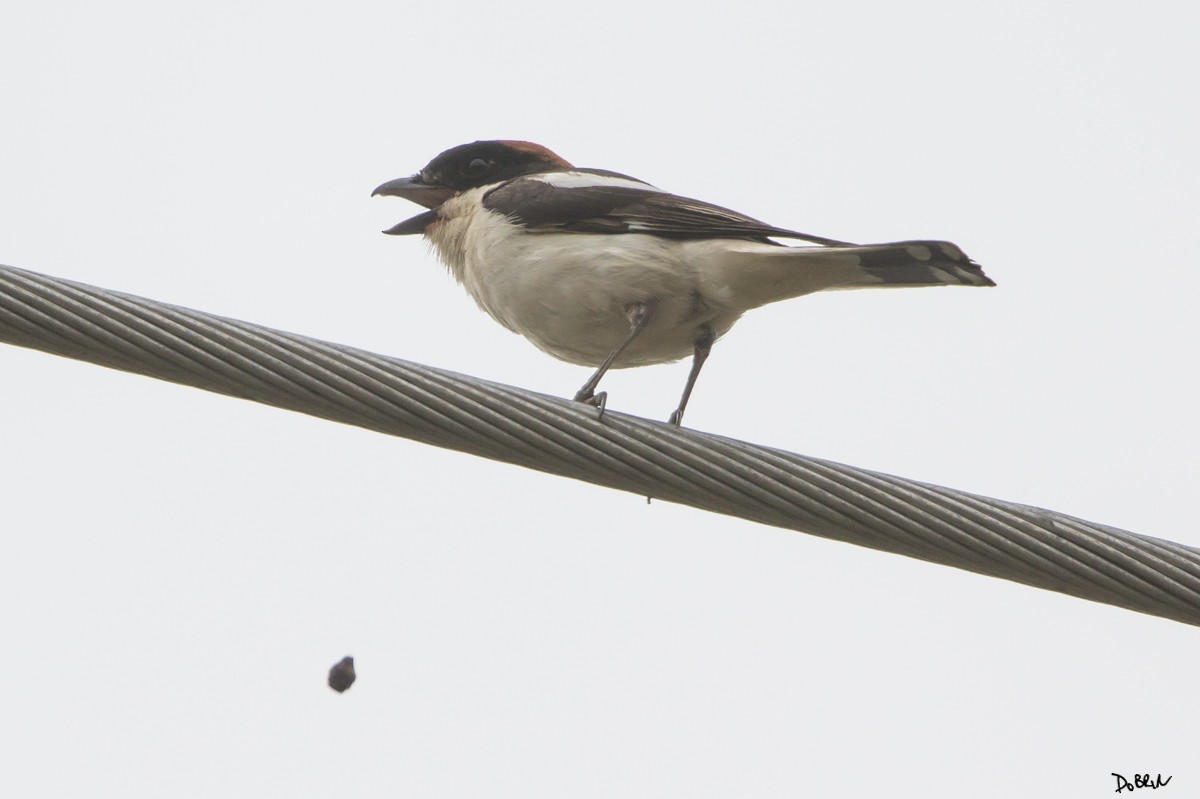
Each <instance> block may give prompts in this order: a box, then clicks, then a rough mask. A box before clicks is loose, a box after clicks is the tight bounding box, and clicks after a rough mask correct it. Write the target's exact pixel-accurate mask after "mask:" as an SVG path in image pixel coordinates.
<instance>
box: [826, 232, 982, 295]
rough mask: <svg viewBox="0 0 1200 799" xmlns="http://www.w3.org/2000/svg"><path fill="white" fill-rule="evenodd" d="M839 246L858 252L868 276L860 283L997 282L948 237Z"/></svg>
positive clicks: (975, 283) (944, 283)
mask: <svg viewBox="0 0 1200 799" xmlns="http://www.w3.org/2000/svg"><path fill="white" fill-rule="evenodd" d="M837 249H845V250H849V251H852V252H854V253H855V254H857V255H858V257H859V267H860V269H861V270H862V272H863V276H864V277H865V278H866V280H865V281H864V282H862V283H857V284H856V285H857V286H862V287H866V286H870V285H872V284H873V285H878V286H881V287H882V286H889V285H890V286H994V285H996V284H995V282H994V281H993V280H992V279H991V278H989V277H988V276H987V275H985V274H984V273H983V269H982V267H980V266H979V264H977V263H975V262H974V261H972V260H971V259H970V258H968V257H967V256H966V254H965V253H963V251H962V250H960V249H959V248H958V247H957V246H956V245H954V244H951V243H950V242H948V241H897V242H892V243H890V244H871V245H868V246H865V247H846V248H837Z"/></svg>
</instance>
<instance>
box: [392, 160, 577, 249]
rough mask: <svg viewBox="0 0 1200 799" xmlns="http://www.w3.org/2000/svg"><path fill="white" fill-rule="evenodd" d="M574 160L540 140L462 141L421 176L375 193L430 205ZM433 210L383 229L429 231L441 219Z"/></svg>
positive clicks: (396, 232) (566, 166) (398, 233)
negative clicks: (539, 142) (467, 142)
mask: <svg viewBox="0 0 1200 799" xmlns="http://www.w3.org/2000/svg"><path fill="white" fill-rule="evenodd" d="M570 168H571V164H569V163H568V162H567V161H565V160H563V159H562V158H560V157H559V156H557V155H555V154H554V153H553V152H551V151H550V150H548V149H546V148H545V147H543V146H542V145H540V144H534V143H532V142H527V141H509V140H502V141H477V142H472V143H471V144H460V145H459V146H457V147H451V148H450V149H449V150H446V151H445V152H443V153H441V154H440V155H438V156H437V157H436V158H434V159H433V160H432V161H430V162H429V163H428V164H426V165H425V167H424V168H423V169H422V170H421V171H420V172H418V173H417V174H415V175H412V176H411V177H407V178H396V179H395V180H389V181H388V182H387V183H384V184H383V185H381V186H378V187H377V188H376V189H375V191H373V192H372V193H371V195H372V196H374V195H376V194H382V195H385V196H391V197H403V198H404V199H406V200H411V201H413V202H415V203H417V204H418V205H423V206H425V207H426V208H429V209H436V208H437V207H438V206H440V205H441V204H442V203H444V202H446V201H447V200H449V199H450V198H451V197H454V196H455V195H457V194H460V193H462V192H464V191H468V190H469V189H475V188H479V187H480V186H487V185H489V184H492V183H502V182H503V181H506V180H511V179H513V178H518V177H521V176H522V175H535V174H537V173H539V172H553V171H557V170H560V169H570ZM436 219H437V215H436V213H434V212H433V210H430V211H426V212H425V213H422V214H418V215H417V216H414V217H412V218H411V219H406V220H405V221H403V222H401V223H400V224H398V225H396V226H395V227H392V228H389V229H388V230H385V231H383V232H384V233H389V234H391V235H393V236H403V235H408V234H412V233H423V232H424V231H425V228H426V227H427V226H428V225H429V224H430V223H431V222H434V221H436Z"/></svg>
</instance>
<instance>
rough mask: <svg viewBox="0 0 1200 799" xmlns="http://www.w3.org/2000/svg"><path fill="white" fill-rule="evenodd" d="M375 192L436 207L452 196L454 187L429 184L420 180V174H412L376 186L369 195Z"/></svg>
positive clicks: (428, 206) (427, 206) (373, 194)
mask: <svg viewBox="0 0 1200 799" xmlns="http://www.w3.org/2000/svg"><path fill="white" fill-rule="evenodd" d="M377 194H382V195H384V196H387V197H403V198H404V199H406V200H412V201H413V202H415V203H417V204H418V205H423V206H425V207H426V208H437V207H438V206H439V205H441V204H442V203H444V202H446V200H449V199H450V198H451V197H453V196H454V189H448V188H446V187H445V186H430V185H428V184H427V183H422V182H421V176H420V175H413V176H412V177H409V178H396V179H395V180H389V181H388V182H387V183H384V184H383V185H382V186H377V187H376V188H375V191H373V192H371V196H372V197H374V196H375V195H377Z"/></svg>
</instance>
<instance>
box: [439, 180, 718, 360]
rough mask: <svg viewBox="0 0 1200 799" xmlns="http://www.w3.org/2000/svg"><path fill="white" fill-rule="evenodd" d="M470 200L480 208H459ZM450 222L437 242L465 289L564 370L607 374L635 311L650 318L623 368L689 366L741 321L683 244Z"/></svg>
mask: <svg viewBox="0 0 1200 799" xmlns="http://www.w3.org/2000/svg"><path fill="white" fill-rule="evenodd" d="M468 194H470V193H468ZM460 199H463V200H470V199H471V198H468V197H467V196H466V195H463V196H462V197H460V198H456V199H455V200H452V201H451V203H455V202H458V201H459V200H460ZM447 205H450V203H447ZM445 210H449V211H452V210H453V209H452V208H451V209H445ZM445 216H446V217H448V218H444V219H443V221H441V222H439V223H438V224H437V225H436V226H435V227H434V228H432V229H431V230H430V231H429V232H430V238H431V239H432V241H433V243H434V245H435V246H436V248H437V250H438V253H439V255H440V256H441V257H442V259H443V260H444V261H445V262H446V264H447V265H448V266H449V268H450V270H451V272H453V273H454V275H455V277H457V278H458V280H459V282H461V283H462V284H463V286H464V287H465V288H466V289H467V291H468V292H469V293H470V294H471V296H472V297H473V298H474V299H475V301H476V302H477V303H478V304H479V306H480V307H481V308H482V309H483V310H485V311H487V312H488V313H489V314H490V315H491V316H492V317H493V318H494V319H495V320H496V321H498V322H499V323H500V324H502V325H504V326H505V327H507V328H508V329H510V330H513V331H515V332H517V333H520V334H521V335H523V336H525V337H526V338H528V339H529V340H530V341H532V342H533V343H534V344H535V345H536V346H537V347H539V348H540V349H542V350H543V351H545V352H547V353H549V354H550V355H553V356H555V357H556V358H561V359H562V360H564V361H569V362H571V363H577V364H581V365H585V366H598V365H599V364H600V363H601V362H602V361H603V360H604V359H605V358H606V357H608V355H609V353H611V352H612V351H613V350H614V349H615V348H616V347H617V345H618V344H620V342H621V341H622V340H623V339H624V338H625V336H626V335H627V334H628V333H629V319H628V317H627V315H626V309H627V308H628V307H629V306H630V305H632V304H633V303H639V302H640V303H645V304H646V305H647V306H648V307H649V309H650V318H649V322H648V323H647V326H646V328H645V329H644V330H643V331H642V333H641V334H640V335H639V336H638V338H637V339H636V340H635V341H634V342H633V343H632V344H631V345H630V346H629V348H628V349H627V350H626V351H625V352H624V353H623V355H622V357H621V358H620V359H619V360H618V361H617V362H616V363H615V364H614V366H616V367H618V368H619V367H627V366H643V365H646V364H653V363H665V362H668V361H675V360H678V359H680V358H684V357H687V356H689V355H691V354H692V352H693V349H694V345H695V341H696V339H697V338H698V337H699V336H700V333H701V330H702V328H703V326H704V325H711V326H712V328H713V330H714V331H715V333H716V334H717V335H718V336H720V335H721V334H723V333H725V332H726V331H727V330H729V328H730V327H731V326H732V325H733V323H734V322H735V321H737V319H738V316H740V313H739V312H737V311H734V310H732V309H730V308H727V307H721V304H719V303H714V301H713V298H712V297H706V296H705V294H704V292H702V291H701V283H702V281H701V279H700V278H699V277H698V276H697V272H696V264H691V263H689V261H690V260H693V259H691V258H688V257H685V256H687V255H688V249H689V248H687V247H686V246H685V245H684V243H683V242H677V241H671V240H667V239H662V238H658V237H655V236H646V235H641V234H620V235H603V234H588V233H544V234H520V233H514V229H513V227H512V226H511V225H509V224H508V223H506V222H504V221H503V220H502V219H500V218H499V217H497V216H495V215H492V214H487V213H476V214H468V215H466V216H458V217H456V216H454V215H453V214H446V215H445Z"/></svg>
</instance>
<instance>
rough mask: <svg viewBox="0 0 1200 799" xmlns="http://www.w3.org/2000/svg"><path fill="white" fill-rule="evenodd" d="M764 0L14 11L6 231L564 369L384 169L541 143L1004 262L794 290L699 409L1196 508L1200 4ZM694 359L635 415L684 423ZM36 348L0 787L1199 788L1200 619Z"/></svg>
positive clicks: (2, 207) (646, 373)
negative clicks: (387, 187)
mask: <svg viewBox="0 0 1200 799" xmlns="http://www.w3.org/2000/svg"><path fill="white" fill-rule="evenodd" d="M723 5H724V8H722V10H705V9H703V8H702V7H701V6H699V5H697V4H686V5H685V4H682V3H679V4H669V5H668V4H654V3H645V2H642V3H635V4H623V3H604V4H587V5H572V4H565V3H545V4H539V3H523V2H516V3H507V4H495V3H482V2H459V3H419V4H408V3H401V2H395V1H394V0H393V2H387V3H342V4H338V5H337V6H336V8H335V7H334V6H333V5H331V4H317V3H298V2H288V3H282V2H275V3H258V4H252V5H251V4H243V3H223V2H217V3H206V4H189V5H187V6H184V5H182V4H181V5H178V6H177V5H175V4H169V3H148V2H145V3H131V2H114V3H105V4H98V3H57V2H45V3H22V4H15V3H13V4H10V7H8V8H6V9H5V12H4V15H3V16H4V22H3V27H2V28H0V108H2V111H3V119H4V122H3V125H2V127H0V142H2V146H0V262H2V263H6V264H10V265H13V266H17V267H21V268H25V269H32V270H35V271H40V272H45V273H49V274H53V275H58V276H61V277H65V278H70V279H74V280H79V281H83V282H86V283H92V284H95V285H99V286H104V287H108V288H112V289H118V290H123V291H128V292H132V293H135V294H140V295H144V296H147V297H152V298H155V299H159V300H163V301H167V302H173V303H177V304H180V305H185V306H189V307H193V308H199V309H203V310H206V311H210V312H214V313H219V314H223V315H227V316H233V317H238V318H242V319H247V320H251V321H254V322H258V323H261V324H266V325H270V326H273V327H278V328H282V329H285V330H291V331H295V332H299V333H304V334H308V335H312V336H317V337H320V338H324V339H328V340H332V341H337V342H342V343H345V344H350V345H355V346H358V347H363V348H366V349H370V350H374V351H378V352H383V353H387V354H390V355H395V356H398V357H402V358H407V359H411V360H415V361H418V362H422V363H428V364H433V365H437V366H441V367H445V368H449V369H453V370H456V371H461V372H466V373H470V374H475V375H479V376H482V377H487V378H490V379H494V380H499V381H502V382H505V383H511V384H515V385H520V386H525V387H528V388H531V389H535V390H538V391H543V392H547V393H552V394H557V395H560V396H561V395H570V394H572V393H573V392H574V391H575V389H576V388H578V386H579V384H580V383H582V382H583V380H584V379H585V378H586V376H587V370H586V369H582V368H580V367H575V366H570V365H568V364H563V363H558V362H556V361H554V360H552V359H551V358H549V357H548V356H546V355H543V354H542V353H540V352H539V351H537V350H536V349H535V348H534V347H533V346H532V345H530V344H528V343H527V342H525V341H524V340H522V339H520V338H518V337H516V336H514V335H512V334H509V333H507V332H505V331H504V330H503V329H502V328H500V327H499V326H498V325H496V323H494V322H493V321H491V320H490V319H488V318H487V317H486V316H484V315H483V314H482V313H480V312H479V311H478V310H477V309H476V308H475V306H474V304H473V303H472V302H471V300H470V299H469V298H468V297H467V296H466V294H465V293H464V292H463V291H462V290H461V289H460V288H459V287H458V286H457V285H455V284H454V283H453V281H452V280H451V279H450V277H449V276H448V275H447V273H446V272H445V270H444V269H443V268H442V267H441V266H440V265H439V264H438V263H436V261H435V260H434V259H433V257H432V255H430V254H429V253H428V252H427V250H426V247H425V245H424V244H423V243H422V242H421V241H420V240H418V239H416V238H408V239H395V238H391V237H387V236H383V235H380V233H379V231H380V230H381V229H383V228H385V227H389V226H391V225H392V224H394V223H395V222H397V221H399V220H401V219H403V218H406V217H407V216H408V215H410V214H412V213H414V210H413V209H414V207H413V206H410V205H408V204H406V203H404V202H402V201H399V200H396V199H394V198H383V199H381V198H375V199H372V198H370V196H369V195H370V192H371V189H372V188H374V187H375V186H376V185H377V184H379V183H381V182H383V181H384V180H388V179H390V178H394V177H399V176H401V175H407V174H411V173H412V172H414V171H415V170H416V169H418V168H420V167H421V166H422V165H424V164H425V162H426V161H428V160H429V159H430V158H431V157H432V156H434V155H436V154H437V153H438V152H439V151H441V150H443V149H445V148H447V147H450V146H453V145H456V144H460V143H463V142H467V141H472V140H475V139H481V138H522V139H530V140H533V141H537V142H540V143H543V144H546V145H547V146H549V147H551V148H552V149H554V150H556V151H557V152H558V153H560V154H561V155H563V156H564V157H566V158H567V159H569V160H572V161H574V162H575V163H577V164H580V165H584V166H599V167H606V168H610V169H615V170H619V171H622V172H626V173H629V174H632V175H636V176H638V177H640V178H643V179H645V180H648V181H650V182H652V183H654V184H656V185H659V186H661V187H664V188H666V189H669V190H672V191H675V192H677V193H680V194H685V195H691V196H695V197H699V198H703V199H706V200H709V201H712V202H716V203H719V204H722V205H726V206H729V207H732V208H736V209H738V210H741V211H744V212H746V213H749V214H751V215H754V216H757V217H759V218H761V219H764V220H767V221H769V222H771V223H774V224H778V225H782V226H786V227H793V228H797V229H800V230H804V231H809V232H812V233H816V234H821V235H826V236H831V237H835V238H842V239H850V240H855V241H863V242H875V241H889V240H896V239H906V238H920V237H929V238H946V239H950V240H953V241H955V242H956V243H958V244H959V245H961V246H962V247H963V248H964V249H965V250H966V251H967V252H968V253H969V254H971V255H972V256H973V257H974V258H975V259H976V260H978V261H979V262H980V263H982V264H983V265H984V266H985V268H986V269H987V272H988V274H990V275H991V276H992V277H993V278H994V279H995V280H996V281H997V282H998V283H999V286H998V288H996V289H992V290H986V291H985V290H970V289H939V290H932V289H914V290H908V291H894V292H875V293H872V292H841V293H834V294H827V295H823V296H815V297H808V298H802V299H799V300H794V301H791V302H787V303H781V304H778V305H775V306H772V307H770V308H766V309H763V310H760V311H757V312H755V313H752V314H751V315H750V316H748V317H747V318H746V319H744V320H743V321H742V322H741V323H740V324H739V325H738V326H737V327H735V328H734V330H733V331H732V333H731V334H730V335H728V336H727V337H726V338H725V339H723V340H721V341H720V342H718V344H717V346H716V348H715V349H714V353H713V357H712V359H711V360H710V361H709V364H708V366H707V367H706V369H705V374H704V375H703V376H702V378H701V381H700V384H699V386H698V388H697V393H696V395H695V398H694V399H693V403H692V406H691V407H690V409H689V412H688V418H687V422H688V424H689V425H690V426H692V427H695V428H699V429H703V430H708V431H713V432H716V433H720V434H723V435H728V436H733V437H737V438H742V439H746V440H748V441H753V442H756V443H761V444H767V445H771V446H775V447H780V448H784V449H788V450H793V451H796V452H801V453H804V454H807V455H814V456H819V457H824V458H829V459H832V460H837V461H841V462H844V463H850V464H854V465H857V466H863V467H868V468H872V469H877V470H882V471H886V472H890V473H895V474H901V475H905V476H908V477H912V478H917V479H921V480H926V481H930V482H934V483H939V484H943V485H949V486H953V487H955V488H960V489H966V490H970V491H975V492H978V493H981V494H986V495H989V496H995V497H1000V498H1004V499H1009V500H1014V501H1019V502H1025V503H1030V504H1035V505H1041V506H1044V507H1048V508H1053V509H1055V510H1059V511H1063V512H1066V513H1071V514H1074V515H1078V516H1082V517H1084V518H1086V519H1090V520H1093V521H1099V522H1104V523H1107V524H1112V525H1116V526H1120V527H1124V528H1126V529H1130V530H1133V531H1136V532H1141V533H1145V534H1149V535H1155V536H1159V537H1162V538H1168V539H1172V540H1176V541H1181V542H1184V543H1188V544H1191V545H1193V546H1196V545H1200V531H1198V530H1197V527H1196V513H1195V500H1196V495H1197V489H1196V486H1197V484H1198V483H1200V461H1198V458H1197V454H1196V453H1197V451H1198V449H1200V423H1198V422H1197V414H1196V407H1197V390H1196V379H1195V371H1196V367H1195V361H1196V341H1197V336H1198V334H1200V321H1198V320H1197V313H1196V311H1195V306H1196V297H1197V296H1198V294H1200V267H1198V266H1197V263H1196V259H1197V256H1196V255H1195V252H1194V249H1195V245H1194V239H1195V228H1196V226H1197V218H1198V216H1200V199H1198V193H1197V184H1198V178H1200V168H1198V166H1200V155H1198V152H1200V150H1198V148H1197V142H1198V141H1200V123H1198V122H1197V116H1196V100H1195V92H1196V77H1197V75H1198V74H1200V55H1197V49H1196V47H1195V40H1194V32H1195V19H1194V17H1193V16H1192V13H1193V12H1191V11H1188V10H1185V9H1186V8H1187V7H1186V4H1184V3H1172V4H1159V3H1153V2H1151V3H1140V4H1136V5H1132V6H1124V8H1127V9H1129V10H1128V11H1117V10H1115V9H1116V4H1094V3H1049V4H1047V3H1011V2H1004V3H990V4H969V3H949V2H946V3H933V2H914V3H904V4H892V3H882V2H876V3H838V4H833V3H819V4H798V3H780V4H756V3H741V4H736V5H734V4H723ZM686 370H687V366H686V364H678V365H674V366H663V367H654V368H647V369H642V370H635V371H632V372H622V373H614V374H612V375H611V376H610V378H609V379H608V380H607V381H606V384H605V385H606V388H607V389H608V390H609V392H610V402H611V405H610V407H612V408H614V409H618V410H622V411H628V412H632V413H637V414H642V415H648V416H652V417H654V418H665V417H666V415H667V414H668V412H669V411H670V410H671V409H672V408H673V407H674V403H675V400H676V397H677V394H678V391H679V388H680V387H681V385H682V381H683V378H684V375H685V374H686ZM0 375H2V380H3V383H2V386H0V492H2V495H0V500H2V502H3V505H2V508H3V509H2V511H0V525H2V528H3V531H2V534H0V795H3V796H11V797H23V798H32V797H63V796H104V797H107V796H114V797H124V798H126V799H128V798H135V797H206V798H207V797H263V796H286V797H295V798H296V799H304V798H305V797H328V796H334V795H338V796H353V797H383V796H417V797H426V796H428V797H501V796H502V797H521V798H522V799H530V798H532V797H613V796H622V797H689V798H691V797H795V796H822V797H859V796H881V795H890V796H919V797H962V796H975V797H1001V796H1003V797H1011V796H1014V795H1022V796H1054V797H1066V798H1068V799H1070V798H1071V797H1099V796H1104V795H1109V794H1112V793H1113V791H1114V788H1115V781H1114V779H1113V777H1111V776H1110V773H1111V772H1120V773H1124V774H1129V775H1132V774H1133V773H1134V772H1150V773H1152V774H1153V773H1159V772H1161V773H1162V774H1163V775H1164V776H1166V775H1173V776H1174V779H1173V781H1172V782H1171V783H1170V785H1168V786H1167V787H1166V788H1164V789H1162V790H1161V791H1156V792H1155V793H1156V794H1160V795H1162V796H1165V797H1168V798H1169V797H1171V796H1175V797H1184V796H1197V795H1200V787H1197V786H1200V757H1198V755H1197V751H1198V746H1197V733H1196V724H1195V720H1196V718H1197V716H1198V714H1200V699H1198V698H1197V693H1196V691H1195V684H1196V674H1197V667H1198V665H1200V630H1197V629H1196V628H1194V627H1189V626H1186V625H1182V624H1178V623H1174V622H1169V621H1165V620H1162V619H1158V618H1153V617H1150V616H1142V615H1138V614H1135V613H1131V612H1129V611H1125V610H1120V609H1117V608H1112V607H1108V606H1103V605H1098V604H1092V603H1088V602H1085V601H1082V600H1078V599H1074V598H1070V597H1064V596H1060V595H1057V594H1053V593H1048V592H1044V591H1039V590H1035V589H1032V588H1028V587H1024V586H1019V585H1016V584H1011V583H1006V582H1002V581H998V580H993V579H988V578H984V577H979V576H976V575H973V574H968V573H966V572H960V571H955V570H952V569H948V568H945V567H939V566H933V565H930V564H926V563H921V562H917V561H912V560H907V559H905V558H902V557H898V556H894V555H886V554H882V553H877V552H873V551H869V550H865V549H859V548H856V547H852V546H848V545H844V544H838V543H834V542H829V541H825V540H821V539H817V538H813V537H809V536H805V535H801V534H797V533H792V532H786V531H781V530H776V529H773V528H768V527H763V526H758V525H754V524H750V523H745V522H742V521H738V520H734V519H729V518H724V517H719V516H714V515H709V514H705V513H701V512H698V511H693V510H690V509H687V508H681V507H676V506H672V505H670V504H667V503H663V502H656V503H654V504H653V505H650V506H647V505H646V503H645V501H644V499H642V498H641V497H638V496H632V495H626V494H621V493H617V492H614V491H609V490H606V489H601V488H596V487H592V486H589V485H585V484H582V483H575V482H572V481H568V480H564V479H560V478H554V477H549V476H545V475H541V474H537V473H534V472H530V471H525V470H522V469H519V468H516V467H511V466H506V465H502V464H496V463H492V462H489V461H485V460H481V459H478V458H474V457H470V456H466V455H460V454H457V453H452V452H446V451H441V450H437V449H433V448H430V447H426V446H422V445H419V444H415V443H411V442H408V441H404V440H400V439H391V438H387V437H384V436H381V435H377V434H374V433H369V432H366V431H362V430H357V429H352V428H349V427H342V426H339V425H335V424H331V423H328V422H324V421H320V420H317V419H313V418H308V417H304V416H300V415H296V414H291V413H286V412H283V411H278V410H274V409H270V408H267V407H264V406H259V405H255V404H252V403H249V402H243V401H238V400H233V399H228V398H225V397H220V396H217V395H213V394H206V393H204V392H201V391H197V390H194V389H189V388H184V387H179V386H174V385H169V384H166V383H160V382H156V381H153V380H150V379H147V378H142V377H137V376H132V375H128V374H123V373H118V372H114V371H108V370H105V369H101V368H99V367H95V366H91V365H86V364H81V363H77V362H73V361H67V360H62V359H58V358H55V357H52V356H48V355H44V354H41V353H37V352H33V351H29V350H21V349H16V348H12V347H0ZM346 654H351V655H354V656H355V658H356V659H357V663H358V671H359V681H358V683H357V684H356V685H355V686H354V687H353V688H352V689H351V690H350V691H349V692H348V693H346V694H344V695H340V696H339V695H336V694H334V693H333V692H332V691H330V690H329V689H328V688H327V687H326V686H325V676H326V671H327V669H328V668H329V667H330V666H331V665H332V664H333V663H335V662H336V661H337V660H338V659H339V658H341V657H342V656H343V655H346ZM885 792H886V794H885Z"/></svg>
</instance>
